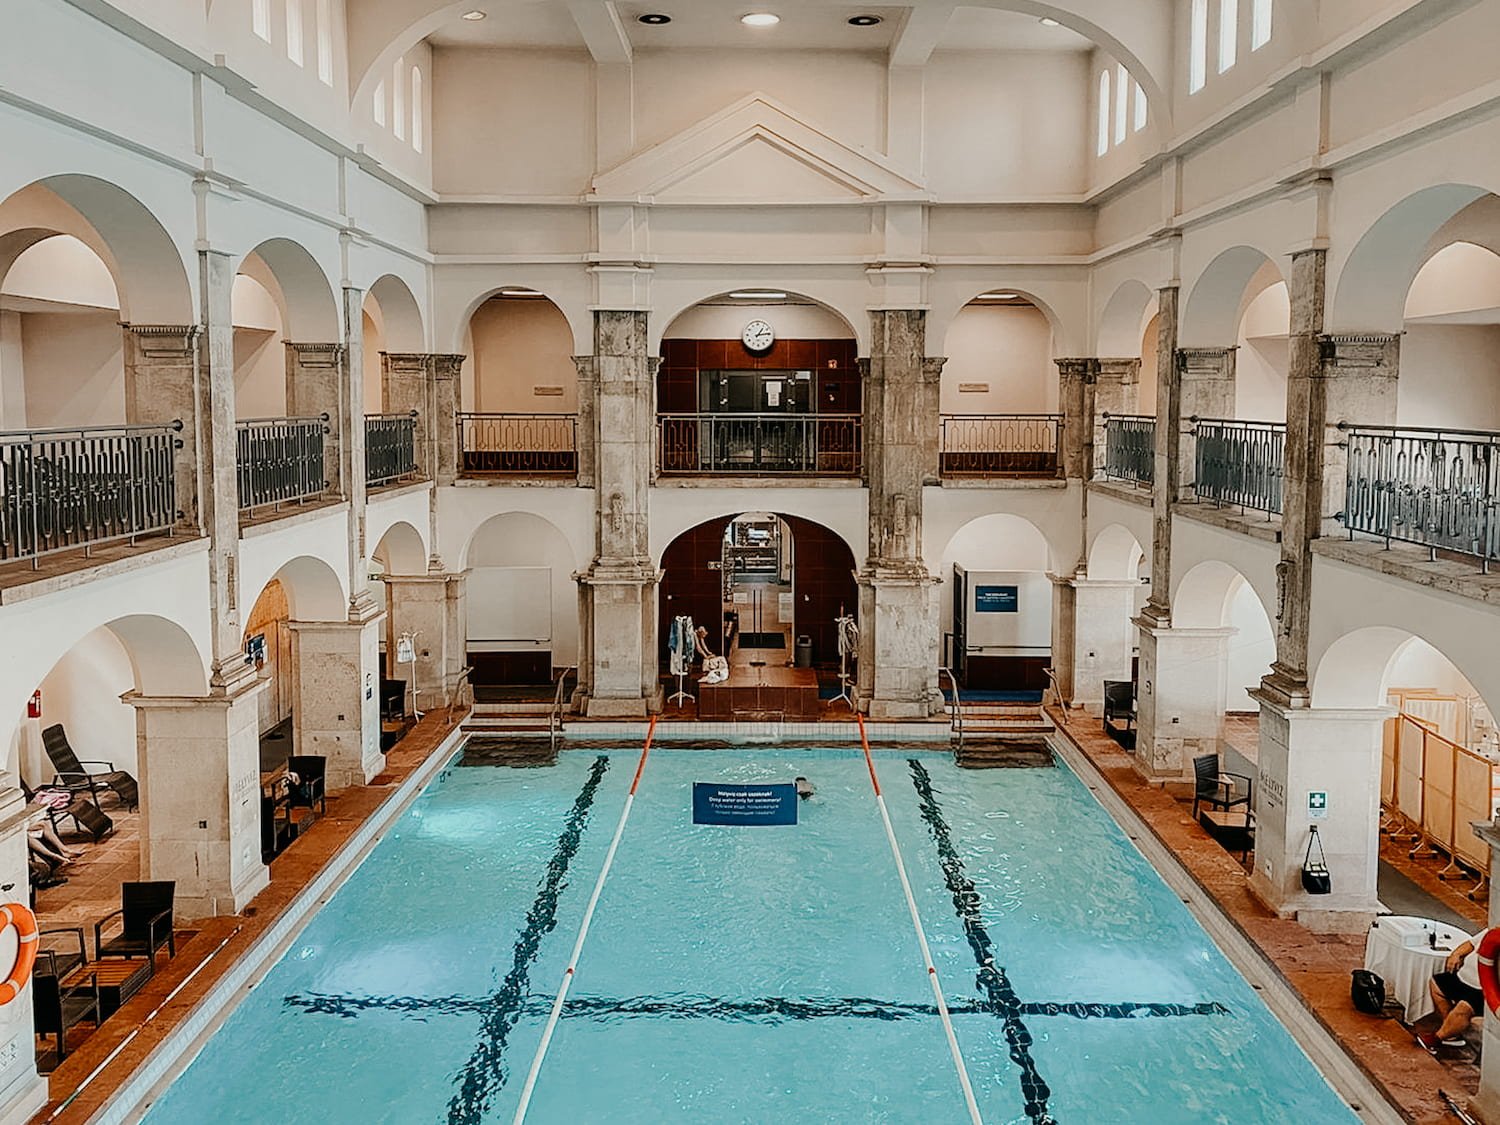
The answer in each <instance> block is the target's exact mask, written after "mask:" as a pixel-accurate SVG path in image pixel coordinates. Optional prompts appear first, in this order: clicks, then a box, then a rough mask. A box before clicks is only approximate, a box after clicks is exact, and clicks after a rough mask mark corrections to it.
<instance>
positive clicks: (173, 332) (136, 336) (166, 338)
mask: <svg viewBox="0 0 1500 1125" xmlns="http://www.w3.org/2000/svg"><path fill="white" fill-rule="evenodd" d="M120 327H121V328H122V329H124V330H125V331H126V332H127V333H128V334H129V335H130V337H131V339H132V341H133V342H134V343H135V350H136V354H137V355H139V356H141V357H143V358H146V359H190V358H192V356H193V354H194V352H195V351H196V349H197V347H198V339H199V337H200V336H201V335H202V329H201V328H200V327H199V326H198V325H196V324H127V323H125V322H123V321H122V322H121V324H120Z"/></svg>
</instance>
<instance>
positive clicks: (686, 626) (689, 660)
mask: <svg viewBox="0 0 1500 1125" xmlns="http://www.w3.org/2000/svg"><path fill="white" fill-rule="evenodd" d="M696 641H697V637H696V635H695V634H694V632H693V619H692V618H691V617H688V616H685V615H684V616H680V617H674V618H673V619H672V629H671V632H670V634H669V635H668V639H667V651H668V653H669V654H670V657H671V669H672V675H674V676H686V675H687V674H688V671H689V669H691V668H692V666H693V650H694V647H695V644H696Z"/></svg>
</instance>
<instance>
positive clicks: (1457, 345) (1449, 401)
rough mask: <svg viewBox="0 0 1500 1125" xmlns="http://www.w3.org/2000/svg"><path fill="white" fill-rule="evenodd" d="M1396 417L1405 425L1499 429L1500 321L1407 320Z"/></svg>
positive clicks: (1402, 339) (1403, 339) (1403, 340)
mask: <svg viewBox="0 0 1500 1125" xmlns="http://www.w3.org/2000/svg"><path fill="white" fill-rule="evenodd" d="M1396 419H1397V421H1398V422H1400V423H1401V425H1403V426H1450V427H1454V428H1459V429H1470V430H1473V429H1478V430H1494V429H1500V325H1497V324H1484V325H1458V324H1413V323H1408V324H1407V326H1406V335H1404V336H1403V337H1402V338H1401V378H1400V380H1399V381H1398V383H1397V387H1396Z"/></svg>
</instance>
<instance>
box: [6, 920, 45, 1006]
mask: <svg viewBox="0 0 1500 1125" xmlns="http://www.w3.org/2000/svg"><path fill="white" fill-rule="evenodd" d="M0 919H3V921H4V924H3V925H0V932H4V931H5V929H6V928H7V927H9V926H14V927H15V928H16V936H17V937H18V938H19V939H20V944H19V945H17V946H16V963H15V964H14V965H12V966H11V969H10V976H8V977H6V978H5V980H4V981H0V1005H5V1004H9V1003H10V1002H11V1001H12V1000H14V999H15V998H16V997H17V996H19V995H21V989H23V988H25V987H26V982H27V981H29V980H30V979H31V967H32V966H33V965H35V964H36V949H37V932H36V915H35V914H33V913H32V912H31V910H30V909H29V908H28V907H26V906H24V905H22V904H21V903H19V902H7V903H5V904H3V905H0Z"/></svg>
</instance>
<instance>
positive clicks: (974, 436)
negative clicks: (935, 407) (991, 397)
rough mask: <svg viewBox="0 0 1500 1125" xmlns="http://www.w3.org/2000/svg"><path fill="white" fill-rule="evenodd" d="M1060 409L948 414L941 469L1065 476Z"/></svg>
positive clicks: (966, 474) (951, 475) (990, 475)
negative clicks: (1008, 412)
mask: <svg viewBox="0 0 1500 1125" xmlns="http://www.w3.org/2000/svg"><path fill="white" fill-rule="evenodd" d="M1062 424H1063V419H1062V415H1061V414H944V415H943V416H942V420H941V422H940V426H941V431H940V439H939V440H940V445H939V448H938V474H939V475H940V476H941V477H943V478H944V479H945V480H952V479H964V478H980V479H1007V478H1009V479H1032V480H1053V479H1056V478H1058V477H1060V476H1062V469H1063V466H1062V455H1061V448H1062Z"/></svg>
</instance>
